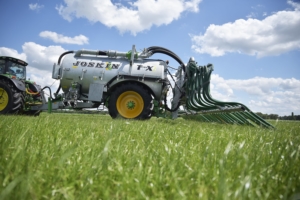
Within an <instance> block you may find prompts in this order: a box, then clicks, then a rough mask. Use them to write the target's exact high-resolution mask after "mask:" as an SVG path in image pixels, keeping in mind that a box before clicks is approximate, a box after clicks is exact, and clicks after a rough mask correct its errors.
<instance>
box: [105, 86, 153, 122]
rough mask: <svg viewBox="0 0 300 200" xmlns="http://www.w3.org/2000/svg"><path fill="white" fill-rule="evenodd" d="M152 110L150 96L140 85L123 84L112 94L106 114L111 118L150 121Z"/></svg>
mask: <svg viewBox="0 0 300 200" xmlns="http://www.w3.org/2000/svg"><path fill="white" fill-rule="evenodd" d="M152 109H153V101H152V96H151V94H150V93H149V92H148V90H146V89H145V88H143V87H142V86H140V85H137V84H134V83H128V84H123V85H121V86H119V87H117V88H116V89H115V91H113V92H112V94H111V96H110V99H109V103H108V112H109V114H110V116H111V117H112V118H116V117H119V116H121V117H123V118H125V119H140V120H144V119H150V118H151V114H152Z"/></svg>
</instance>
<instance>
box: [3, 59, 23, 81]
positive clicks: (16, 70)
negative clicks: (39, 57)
mask: <svg viewBox="0 0 300 200" xmlns="http://www.w3.org/2000/svg"><path fill="white" fill-rule="evenodd" d="M7 73H8V74H10V75H14V76H16V77H17V78H19V79H26V70H25V67H24V66H22V65H19V64H18V63H14V62H11V61H9V64H8V71H7Z"/></svg>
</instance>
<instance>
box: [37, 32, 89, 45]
mask: <svg viewBox="0 0 300 200" xmlns="http://www.w3.org/2000/svg"><path fill="white" fill-rule="evenodd" d="M40 37H42V38H48V39H50V40H52V41H53V42H55V43H61V44H78V45H83V44H88V43H89V39H88V38H87V37H86V36H84V35H78V36H75V37H73V38H71V37H67V36H64V35H61V34H57V33H55V32H52V31H43V32H40Z"/></svg>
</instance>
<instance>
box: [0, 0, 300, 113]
mask: <svg viewBox="0 0 300 200" xmlns="http://www.w3.org/2000/svg"><path fill="white" fill-rule="evenodd" d="M0 22H1V27H2V28H1V33H0V36H1V37H0V55H2V56H13V57H16V58H19V59H22V60H24V61H26V62H28V67H27V77H28V78H30V80H33V81H35V82H36V83H38V84H39V85H41V86H42V87H44V86H51V88H52V91H53V92H55V91H56V89H57V88H58V85H59V81H58V80H54V79H52V66H53V64H54V63H57V60H58V57H59V56H60V54H61V53H63V52H65V51H69V50H75V51H76V50H80V49H90V50H117V51H122V52H127V51H129V50H131V48H132V45H135V46H136V49H137V50H138V51H142V50H143V49H144V48H147V47H150V46H161V47H164V48H167V49H169V50H171V51H173V52H174V53H176V54H177V55H178V56H179V57H180V58H181V60H183V62H185V63H187V62H188V60H189V59H190V57H194V59H195V60H196V61H197V62H198V64H199V65H201V66H203V65H207V64H208V63H212V64H213V65H214V71H213V74H212V76H211V94H212V96H213V98H215V99H218V100H222V101H235V102H240V103H243V104H245V105H246V106H247V107H249V108H250V109H251V110H252V111H254V112H262V113H266V114H278V115H279V116H284V115H291V113H292V112H293V113H294V115H300V1H299V0H276V1H274V0H251V1H249V0H227V1H224V0H85V1H82V0H51V1H49V0H21V1H20V0H0ZM152 58H157V59H163V60H170V64H169V65H170V66H172V67H174V68H177V67H178V64H177V63H176V62H175V61H174V60H172V59H171V58H169V57H167V56H165V55H162V54H155V55H154V56H153V57H152ZM173 73H175V72H173Z"/></svg>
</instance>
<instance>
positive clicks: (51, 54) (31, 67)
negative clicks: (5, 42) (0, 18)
mask: <svg viewBox="0 0 300 200" xmlns="http://www.w3.org/2000/svg"><path fill="white" fill-rule="evenodd" d="M22 49H23V52H22V53H18V51H16V50H14V49H9V48H5V47H0V55H3V56H11V57H15V58H19V59H21V60H24V61H26V62H27V63H28V66H27V70H26V72H27V79H28V78H29V79H30V80H32V81H35V82H36V83H37V84H38V85H40V86H41V87H45V86H51V85H52V87H51V89H52V93H54V92H55V91H56V89H57V88H58V85H59V81H55V80H54V79H52V67H53V64H54V63H57V60H58V58H59V56H60V55H61V54H62V53H63V52H65V51H66V50H65V49H63V48H62V47H60V46H48V47H45V46H42V45H39V44H36V43H34V42H26V43H24V44H23V46H22ZM45 92H46V93H47V94H49V91H48V90H45Z"/></svg>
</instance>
